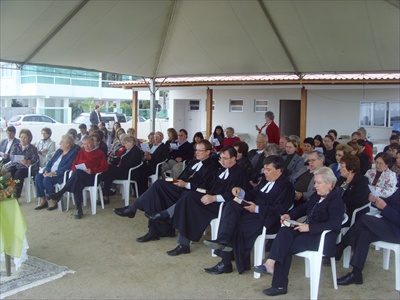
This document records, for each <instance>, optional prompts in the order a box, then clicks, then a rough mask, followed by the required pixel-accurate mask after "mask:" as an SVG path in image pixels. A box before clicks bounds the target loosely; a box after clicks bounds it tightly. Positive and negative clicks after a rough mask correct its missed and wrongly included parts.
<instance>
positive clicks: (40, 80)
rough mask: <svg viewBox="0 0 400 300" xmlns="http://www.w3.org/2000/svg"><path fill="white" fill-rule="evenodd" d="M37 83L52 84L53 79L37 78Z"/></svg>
mask: <svg viewBox="0 0 400 300" xmlns="http://www.w3.org/2000/svg"><path fill="white" fill-rule="evenodd" d="M37 82H38V83H48V84H54V77H48V76H38V77H37Z"/></svg>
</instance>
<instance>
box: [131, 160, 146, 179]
mask: <svg viewBox="0 0 400 300" xmlns="http://www.w3.org/2000/svg"><path fill="white" fill-rule="evenodd" d="M142 165H143V161H142V162H141V163H140V164H138V165H137V166H136V167H132V168H130V169H129V171H128V181H131V174H132V171H133V170H136V169H138V168H139V167H141V166H142Z"/></svg>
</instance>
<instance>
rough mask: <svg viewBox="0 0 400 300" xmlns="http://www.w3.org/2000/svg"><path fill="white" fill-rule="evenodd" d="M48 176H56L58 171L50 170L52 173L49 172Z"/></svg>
mask: <svg viewBox="0 0 400 300" xmlns="http://www.w3.org/2000/svg"><path fill="white" fill-rule="evenodd" d="M47 176H50V177H54V176H57V173H56V172H50V173H48V174H47Z"/></svg>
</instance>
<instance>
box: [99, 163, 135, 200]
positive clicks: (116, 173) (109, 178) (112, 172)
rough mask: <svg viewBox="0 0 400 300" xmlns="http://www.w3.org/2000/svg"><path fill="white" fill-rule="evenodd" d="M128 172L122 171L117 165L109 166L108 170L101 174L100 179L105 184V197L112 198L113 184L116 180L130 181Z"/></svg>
mask: <svg viewBox="0 0 400 300" xmlns="http://www.w3.org/2000/svg"><path fill="white" fill-rule="evenodd" d="M128 171H129V170H122V169H120V168H118V167H117V166H115V165H109V166H108V170H107V171H105V172H104V173H101V175H100V179H101V180H102V181H103V182H104V192H103V193H104V196H107V197H108V196H110V189H111V186H112V182H113V181H114V180H116V179H121V180H126V179H128V175H129V174H128Z"/></svg>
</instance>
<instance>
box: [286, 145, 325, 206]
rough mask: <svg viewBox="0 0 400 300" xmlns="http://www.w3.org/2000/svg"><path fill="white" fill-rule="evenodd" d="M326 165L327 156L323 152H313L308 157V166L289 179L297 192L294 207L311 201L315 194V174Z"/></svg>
mask: <svg viewBox="0 0 400 300" xmlns="http://www.w3.org/2000/svg"><path fill="white" fill-rule="evenodd" d="M324 163H325V156H324V154H322V153H321V152H318V151H312V152H311V153H310V154H309V156H308V166H304V167H303V168H301V169H300V170H299V171H297V172H296V173H294V174H292V175H291V176H290V177H289V181H291V182H292V183H293V185H294V189H295V190H296V194H295V197H294V199H295V201H294V206H297V205H299V204H301V203H304V202H306V201H308V199H310V196H311V195H312V194H313V193H314V192H315V188H314V172H315V171H316V170H318V169H319V168H322V167H323V166H324Z"/></svg>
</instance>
